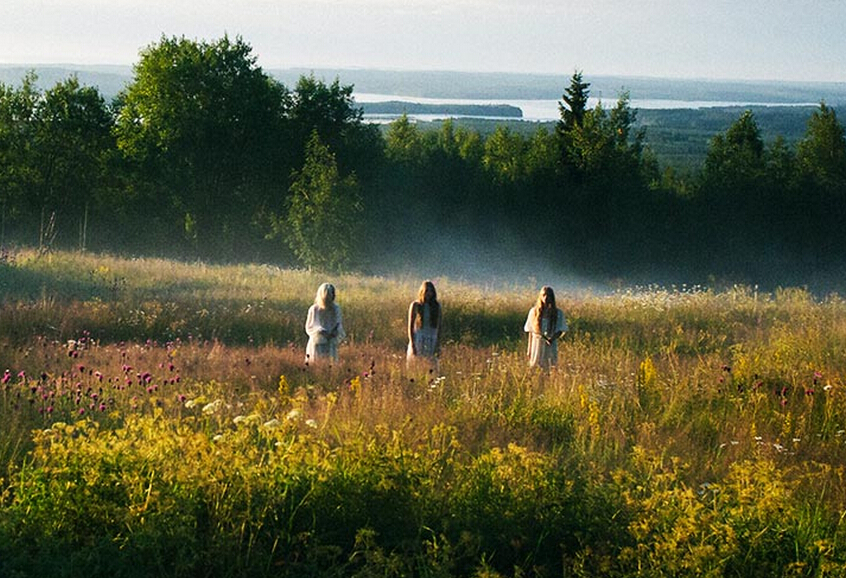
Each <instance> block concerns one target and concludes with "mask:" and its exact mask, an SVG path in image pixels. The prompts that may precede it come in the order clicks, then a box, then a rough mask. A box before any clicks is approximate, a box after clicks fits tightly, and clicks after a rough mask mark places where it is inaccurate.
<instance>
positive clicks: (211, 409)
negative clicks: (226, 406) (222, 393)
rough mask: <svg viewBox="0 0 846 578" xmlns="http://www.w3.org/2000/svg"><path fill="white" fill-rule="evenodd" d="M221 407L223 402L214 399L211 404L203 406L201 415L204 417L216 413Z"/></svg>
mask: <svg viewBox="0 0 846 578" xmlns="http://www.w3.org/2000/svg"><path fill="white" fill-rule="evenodd" d="M222 407H223V400H222V399H216V400H214V401H213V402H211V403H207V404H206V405H205V406H203V413H204V414H206V415H210V414H213V413H217V412H218V411H219V410H220V409H221V408H222Z"/></svg>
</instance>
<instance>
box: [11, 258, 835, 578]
mask: <svg viewBox="0 0 846 578" xmlns="http://www.w3.org/2000/svg"><path fill="white" fill-rule="evenodd" d="M324 280H326V279H325V278H324V277H323V276H320V275H316V274H314V273H311V272H307V271H283V270H279V269H274V268H268V267H264V266H258V265H246V266H211V265H205V264H184V263H176V262H170V261H162V260H152V259H140V260H125V259H120V258H117V257H112V256H92V255H76V254H70V253H59V254H53V255H49V256H47V257H36V256H35V255H28V254H21V255H18V256H17V259H16V260H15V262H14V264H13V265H11V266H4V268H3V269H2V270H0V284H2V287H3V290H4V295H5V297H4V301H3V304H2V309H0V340H2V343H3V346H2V348H0V373H2V372H4V371H5V372H6V373H3V377H2V381H3V383H2V390H0V391H2V398H0V431H2V433H3V435H2V438H0V440H1V441H0V458H2V464H3V469H2V470H0V479H2V488H0V492H1V493H0V495H2V508H3V514H2V516H0V538H2V539H0V544H6V546H3V545H0V560H4V561H0V574H3V573H13V572H23V573H24V575H26V573H27V572H28V573H30V574H32V575H35V574H40V575H46V574H50V575H67V576H78V575H85V576H89V575H126V576H134V575H149V574H150V573H151V572H152V573H155V574H160V575H197V574H211V575H244V574H250V575H259V576H265V575H266V576H270V575H273V576H278V575H285V576H303V575H315V576H317V575H320V576H324V575H339V576H340V575H344V576H346V575H350V576H352V575H375V574H379V575H421V576H456V575H458V576H473V575H479V576H481V575H488V576H495V575H509V576H511V575H513V576H518V575H521V576H525V575H540V576H547V575H550V576H559V575H568V574H570V575H586V576H605V575H618V576H701V575H709V574H712V575H739V576H758V575H768V576H769V575H779V576H780V575H817V576H825V575H830V576H837V575H842V573H843V572H844V571H846V556H844V554H843V547H844V545H846V544H844V525H843V523H842V517H843V512H844V511H846V490H844V488H846V486H845V485H844V483H843V482H844V480H843V478H844V473H845V472H846V467H844V465H843V464H844V463H846V380H845V379H844V376H846V303H844V302H843V301H842V300H841V299H839V298H838V297H836V296H832V297H830V298H827V299H825V300H822V301H818V300H815V299H813V298H812V297H811V296H810V295H809V294H807V293H806V292H804V291H801V290H784V291H779V292H777V293H774V294H759V293H757V292H756V291H754V290H753V289H748V288H742V287H738V288H734V289H732V290H729V291H724V292H714V291H710V290H705V289H702V288H680V289H664V288H647V289H642V290H631V291H618V292H615V293H613V294H590V293H588V294H566V293H563V292H562V293H561V294H560V295H559V299H558V300H559V304H560V306H561V307H562V308H563V309H564V310H565V312H566V313H567V316H568V320H569V322H570V331H569V333H568V334H567V336H566V337H565V339H564V341H563V342H562V343H561V348H560V363H559V365H558V367H557V368H555V369H553V370H552V371H551V372H549V373H543V372H538V371H535V370H531V369H529V368H528V367H527V366H526V363H525V357H524V353H525V341H524V336H523V334H522V325H523V321H524V320H525V315H526V312H527V310H528V308H529V307H530V306H531V303H532V300H533V298H534V295H535V292H536V289H537V288H536V287H533V286H530V285H528V284H527V286H526V287H525V288H524V289H521V288H517V287H515V288H513V289H509V290H502V289H497V290H493V289H483V288H479V287H474V286H471V285H468V284H463V283H461V282H457V281H454V280H450V279H438V280H436V284H437V286H438V290H439V297H441V299H442V301H443V304H444V327H443V335H442V338H443V339H442V341H443V348H442V352H441V359H440V363H439V369H438V371H437V372H434V371H433V372H428V371H426V370H425V369H423V370H409V369H407V368H406V366H405V359H404V342H405V314H406V311H407V306H408V302H409V301H410V300H411V299H412V298H413V297H414V294H415V291H416V288H417V286H418V285H419V281H420V280H419V279H394V278H364V277H357V276H342V277H337V278H333V279H331V281H332V282H333V283H334V284H335V285H336V287H338V300H339V303H340V304H341V306H342V307H343V310H344V316H345V324H346V326H347V332H348V333H349V334H350V338H349V340H348V342H347V343H346V344H345V345H344V346H343V347H342V348H341V361H340V362H339V363H338V364H336V365H334V366H328V365H324V366H309V365H307V364H306V363H305V362H304V345H305V334H304V331H303V323H304V320H305V310H306V309H307V307H308V305H309V304H310V303H311V301H312V299H313V294H314V290H315V289H316V287H317V285H318V284H319V283H320V282H322V281H324ZM68 550H70V551H72V552H73V554H72V555H70V557H71V559H72V563H70V564H65V563H64V562H63V557H64V556H68V554H62V552H66V551H68ZM36 554H37V555H36ZM762 573H763V574H762Z"/></svg>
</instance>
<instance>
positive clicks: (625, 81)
mask: <svg viewBox="0 0 846 578" xmlns="http://www.w3.org/2000/svg"><path fill="white" fill-rule="evenodd" d="M28 70H34V71H35V72H36V73H37V74H38V77H39V79H38V85H39V86H41V87H42V88H49V87H51V86H53V85H54V84H55V83H56V82H57V81H59V80H64V79H65V78H67V77H68V76H70V75H71V74H73V75H76V76H77V77H78V78H79V81H80V82H81V83H82V84H85V85H90V86H96V87H98V88H99V89H100V91H101V92H102V93H103V95H104V96H106V98H112V97H114V96H116V95H117V93H118V92H119V91H120V90H121V89H122V88H124V87H125V86H126V85H127V84H129V83H131V82H132V79H133V70H132V67H131V66H129V65H126V66H97V65H77V64H54V65H45V64H36V65H27V64H0V82H2V83H5V84H10V85H16V84H18V83H19V82H20V80H21V79H22V78H23V76H24V75H25V74H26V72H27V71H28ZM266 72H267V73H268V74H269V75H270V76H272V77H274V78H275V79H277V80H279V81H280V82H282V83H283V84H285V85H286V86H290V87H293V86H295V85H296V83H297V81H298V79H299V78H300V77H301V76H303V75H306V76H307V75H309V74H313V75H314V76H315V77H316V78H318V79H323V80H325V81H327V82H332V81H334V80H335V79H338V80H340V82H341V84H344V85H349V84H351V85H353V86H354V87H355V91H356V92H359V93H372V94H385V95H395V96H397V97H404V98H443V99H470V100H491V99H503V100H535V99H539V100H550V99H551V100H555V99H559V98H561V94H562V92H563V90H564V88H565V87H566V86H567V84H568V83H569V79H570V74H572V71H565V72H562V73H561V74H560V75H559V74H531V73H494V72H488V73H482V72H475V73H474V72H451V71H401V70H367V69H348V68H284V69H268V70H266ZM585 80H586V81H587V82H590V83H591V94H592V95H593V96H595V97H600V98H602V99H603V100H605V101H606V102H610V103H613V102H614V101H616V99H617V97H618V96H619V94H620V93H621V92H622V91H627V92H628V93H629V96H630V97H631V98H632V99H634V100H654V99H659V100H678V101H729V102H746V103H772V104H805V103H818V102H820V101H821V100H824V101H825V102H826V103H827V104H829V105H831V106H843V105H846V83H844V82H780V81H779V82H777V81H760V80H759V81H751V80H750V81H743V80H711V79H670V78H643V77H636V76H606V75H595V74H591V73H590V71H586V74H585Z"/></svg>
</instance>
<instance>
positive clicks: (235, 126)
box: [115, 37, 289, 255]
mask: <svg viewBox="0 0 846 578" xmlns="http://www.w3.org/2000/svg"><path fill="white" fill-rule="evenodd" d="M251 52H252V49H251V47H250V46H249V45H248V44H246V43H245V42H244V41H243V40H241V39H240V38H237V39H236V40H235V41H231V40H230V39H229V38H228V37H223V38H222V39H220V40H218V41H216V42H196V41H190V40H187V39H185V38H164V37H163V38H162V39H161V41H160V42H159V43H157V44H153V45H150V46H149V47H147V48H146V49H145V50H144V51H143V52H142V54H141V60H140V62H139V63H138V64H137V65H136V66H135V80H134V82H133V83H132V84H131V85H129V86H128V87H127V89H126V90H125V92H124V93H123V94H122V95H121V96H120V103H121V106H120V111H119V114H118V117H117V124H116V128H115V133H116V135H117V144H118V147H119V149H120V151H122V153H123V154H124V155H125V156H126V158H127V159H128V160H129V161H130V162H131V163H133V166H134V167H135V172H136V176H137V179H138V181H137V182H134V183H132V184H130V185H128V186H130V187H131V188H132V189H133V190H134V191H135V194H136V195H137V196H138V197H139V199H144V202H145V204H146V206H141V207H137V208H136V210H137V211H140V212H142V213H145V214H149V215H150V216H151V217H152V215H153V214H155V215H156V217H155V220H156V221H159V222H161V224H162V225H163V226H165V227H168V226H170V227H175V228H177V230H182V229H183V227H182V226H181V224H182V222H188V221H190V222H191V223H192V224H193V226H192V228H191V230H190V231H188V233H189V240H191V241H193V242H194V243H195V249H196V250H197V251H199V252H201V253H203V254H209V255H211V254H218V255H219V254H220V252H221V251H224V252H225V253H230V254H231V252H232V250H233V248H234V247H236V246H237V245H238V243H239V238H240V237H242V236H244V235H246V234H249V232H250V230H251V229H250V223H251V222H252V221H253V219H254V216H255V214H256V213H257V212H259V211H260V210H261V209H262V208H264V207H266V206H267V205H268V204H270V203H271V199H272V192H273V191H274V189H275V188H276V187H277V186H278V182H279V180H280V178H284V175H285V172H284V166H285V165H284V162H283V163H282V164H281V166H280V163H279V161H280V160H283V161H284V160H285V158H286V151H285V150H284V149H282V148H281V142H280V139H279V138H278V134H279V131H280V130H281V124H282V121H283V117H284V116H285V114H286V106H287V103H288V98H289V95H288V92H287V90H286V89H285V88H284V87H283V86H281V85H279V84H278V83H276V82H275V81H273V80H272V79H271V78H270V77H268V76H267V75H266V74H265V73H264V72H263V71H262V69H261V68H260V67H258V66H256V64H255V61H256V59H255V57H254V56H253V55H252V54H251ZM274 168H276V169H277V170H274ZM280 168H281V169H282V172H279V170H278V169H280ZM153 207H155V210H153Z"/></svg>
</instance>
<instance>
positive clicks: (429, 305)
mask: <svg viewBox="0 0 846 578" xmlns="http://www.w3.org/2000/svg"><path fill="white" fill-rule="evenodd" d="M440 325H441V304H440V303H438V293H437V291H435V285H434V283H432V282H431V281H423V283H422V284H421V285H420V290H419V291H418V293H417V299H416V300H414V301H412V302H411V305H409V306H408V350H407V352H406V359H407V360H408V362H409V363H413V362H414V361H415V360H417V359H427V360H429V361H430V362H434V360H435V355H436V354H437V352H438V329H439V328H440Z"/></svg>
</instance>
